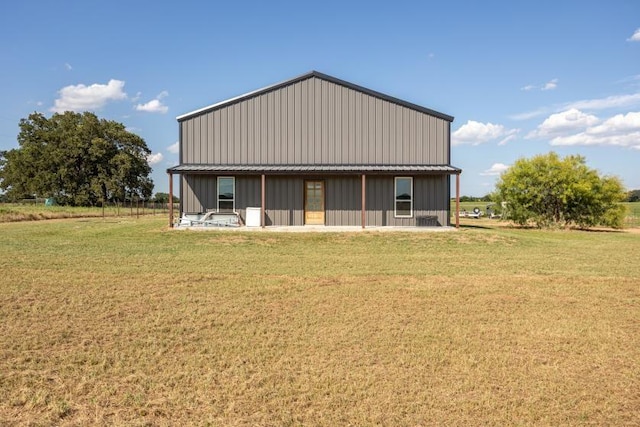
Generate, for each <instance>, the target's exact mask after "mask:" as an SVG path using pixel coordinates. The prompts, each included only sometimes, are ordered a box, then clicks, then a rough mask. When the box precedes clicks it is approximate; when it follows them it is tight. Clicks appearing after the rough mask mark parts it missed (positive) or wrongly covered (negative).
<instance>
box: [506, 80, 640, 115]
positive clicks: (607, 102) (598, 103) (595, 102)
mask: <svg viewBox="0 0 640 427" xmlns="http://www.w3.org/2000/svg"><path fill="white" fill-rule="evenodd" d="M635 78H636V76H633V77H630V78H628V79H632V80H633V79H635ZM635 105H640V92H638V93H631V94H627V95H612V96H608V97H606V98H595V99H583V100H580V101H574V102H568V103H565V104H560V105H555V106H549V107H541V108H538V109H537V110H532V111H525V112H524V113H517V114H512V115H510V116H509V118H510V119H511V120H529V119H533V118H535V117H539V116H542V115H544V114H549V113H551V112H563V111H566V110H571V109H576V110H606V109H610V108H612V109H613V108H625V107H633V106H635Z"/></svg>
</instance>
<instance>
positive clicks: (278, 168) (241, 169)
mask: <svg viewBox="0 0 640 427" xmlns="http://www.w3.org/2000/svg"><path fill="white" fill-rule="evenodd" d="M461 172H462V169H460V168H457V167H455V166H451V165H362V164H359V165H351V164H335V165H314V164H281V165H273V164H270V165H262V164H253V165H215V164H193V163H191V164H190V163H186V164H181V165H177V166H173V167H171V168H169V169H167V173H178V174H212V173H223V174H229V173H233V174H244V175H256V174H263V173H264V174H272V175H299V174H305V175H306V174H325V175H330V174H345V175H346V174H358V175H360V174H368V173H371V174H377V175H380V174H387V175H392V174H398V173H408V174H415V175H440V174H446V175H458V174H460V173H461Z"/></svg>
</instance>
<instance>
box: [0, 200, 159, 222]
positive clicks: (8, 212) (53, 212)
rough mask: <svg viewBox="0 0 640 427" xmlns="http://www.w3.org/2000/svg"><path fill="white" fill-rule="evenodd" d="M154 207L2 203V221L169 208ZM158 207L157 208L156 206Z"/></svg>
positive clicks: (136, 214) (127, 213) (156, 211)
mask: <svg viewBox="0 0 640 427" xmlns="http://www.w3.org/2000/svg"><path fill="white" fill-rule="evenodd" d="M148 206H154V208H153V209H149V208H148V207H147V208H145V207H144V206H142V204H140V205H137V206H136V204H132V205H129V206H122V205H120V206H116V205H114V204H110V205H108V206H105V208H104V209H102V208H101V207H81V206H77V207H76V206H44V204H43V203H41V204H37V205H36V204H23V203H0V222H19V221H40V220H45V219H62V218H102V217H105V218H107V217H109V218H113V217H126V216H129V217H140V216H142V215H165V216H168V212H169V211H168V210H167V209H166V208H165V209H163V208H162V206H163V205H162V204H157V205H151V204H148ZM156 207H157V208H156Z"/></svg>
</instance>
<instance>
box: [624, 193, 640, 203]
mask: <svg viewBox="0 0 640 427" xmlns="http://www.w3.org/2000/svg"><path fill="white" fill-rule="evenodd" d="M627 202H640V190H631V191H629V193H627Z"/></svg>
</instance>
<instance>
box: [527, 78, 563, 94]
mask: <svg viewBox="0 0 640 427" xmlns="http://www.w3.org/2000/svg"><path fill="white" fill-rule="evenodd" d="M557 87H558V79H552V80H549V81H548V82H547V83H545V84H542V85H526V86H523V87H521V88H520V90H524V91H525V92H529V91H531V90H534V89H540V90H553V89H555V88H557Z"/></svg>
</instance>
